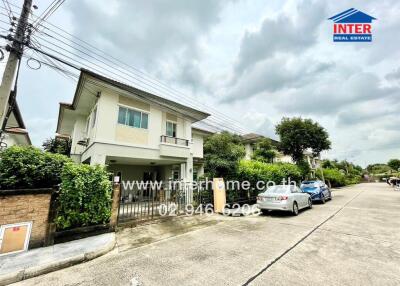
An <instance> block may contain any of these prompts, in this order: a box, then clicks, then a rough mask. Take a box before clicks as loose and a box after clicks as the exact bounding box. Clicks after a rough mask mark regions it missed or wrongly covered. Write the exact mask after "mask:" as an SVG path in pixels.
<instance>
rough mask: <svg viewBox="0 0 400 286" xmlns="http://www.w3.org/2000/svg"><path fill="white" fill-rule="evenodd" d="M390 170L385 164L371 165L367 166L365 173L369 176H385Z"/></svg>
mask: <svg viewBox="0 0 400 286" xmlns="http://www.w3.org/2000/svg"><path fill="white" fill-rule="evenodd" d="M390 170H391V168H390V167H389V166H388V165H386V164H379V163H378V164H371V165H368V166H367V171H368V172H369V173H370V174H385V173H388V172H389V171H390Z"/></svg>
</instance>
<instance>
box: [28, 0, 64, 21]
mask: <svg viewBox="0 0 400 286" xmlns="http://www.w3.org/2000/svg"><path fill="white" fill-rule="evenodd" d="M64 2H65V0H54V1H53V2H52V3H50V5H49V6H48V7H47V8H46V10H44V11H43V13H42V15H40V16H39V18H38V19H37V22H36V23H33V24H34V26H35V27H38V26H39V25H40V24H41V23H42V22H43V21H46V20H47V19H48V18H49V17H50V16H51V15H52V14H53V13H54V12H55V11H56V10H57V9H58V8H59V7H60V6H61V5H62V4H63V3H64Z"/></svg>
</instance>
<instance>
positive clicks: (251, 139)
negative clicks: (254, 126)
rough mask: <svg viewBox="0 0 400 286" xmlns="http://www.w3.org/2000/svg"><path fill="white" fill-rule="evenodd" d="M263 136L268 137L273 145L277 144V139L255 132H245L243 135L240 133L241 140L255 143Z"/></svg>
mask: <svg viewBox="0 0 400 286" xmlns="http://www.w3.org/2000/svg"><path fill="white" fill-rule="evenodd" d="M263 138H268V139H269V140H271V142H272V144H273V145H277V144H279V141H277V140H275V139H272V138H269V137H266V136H264V135H261V134H257V133H247V134H245V135H242V140H243V142H244V143H255V142H257V141H258V140H260V139H263Z"/></svg>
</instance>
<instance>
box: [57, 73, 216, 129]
mask: <svg viewBox="0 0 400 286" xmlns="http://www.w3.org/2000/svg"><path fill="white" fill-rule="evenodd" d="M91 79H92V81H90V80H91ZM93 79H94V80H97V81H99V82H103V83H105V84H107V85H109V86H112V87H115V88H118V89H120V90H123V91H126V92H129V93H132V94H134V95H135V96H136V97H137V98H139V99H143V100H145V101H146V102H150V103H153V104H156V105H159V106H161V107H164V108H167V109H169V110H171V111H173V112H177V113H180V114H182V115H184V116H186V117H189V118H191V119H192V120H193V121H200V120H203V119H205V118H207V117H208V116H210V114H209V113H207V112H203V111H200V110H197V109H194V108H192V107H189V106H186V105H183V104H180V103H177V102H175V101H172V100H169V99H166V98H164V97H161V96H158V95H155V94H153V93H150V92H147V91H144V90H141V89H138V88H136V87H133V86H130V85H127V84H125V83H122V82H119V81H116V80H113V79H110V78H108V77H105V76H102V75H100V74H97V73H94V72H92V71H90V70H87V69H81V74H80V77H79V81H78V84H77V87H76V91H75V95H74V99H73V100H72V103H71V104H69V103H60V110H59V115H58V124H57V132H59V129H60V121H61V117H62V114H63V112H64V110H66V109H69V110H75V109H76V106H77V103H78V100H79V96H80V94H81V91H82V89H83V88H84V87H83V85H84V84H85V82H86V81H89V82H90V83H93ZM105 87H107V86H105Z"/></svg>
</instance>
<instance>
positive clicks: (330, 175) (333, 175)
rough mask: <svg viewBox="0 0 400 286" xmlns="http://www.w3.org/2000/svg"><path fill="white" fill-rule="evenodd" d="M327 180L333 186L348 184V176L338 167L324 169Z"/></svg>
mask: <svg viewBox="0 0 400 286" xmlns="http://www.w3.org/2000/svg"><path fill="white" fill-rule="evenodd" d="M323 172H324V178H325V181H327V182H329V183H330V185H331V187H342V186H345V185H346V176H345V175H344V173H342V172H341V171H339V170H338V169H323Z"/></svg>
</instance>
